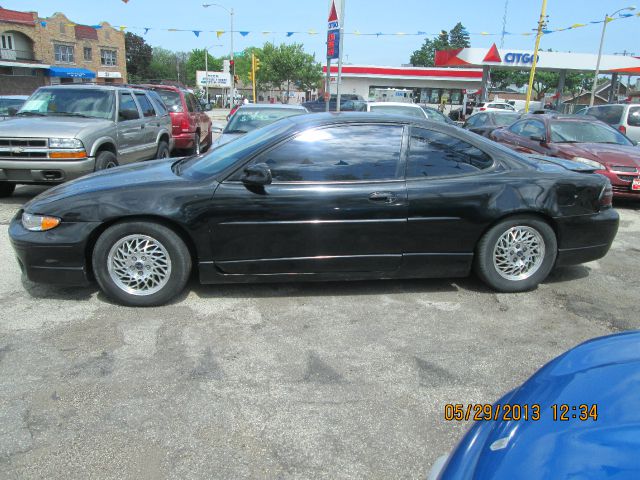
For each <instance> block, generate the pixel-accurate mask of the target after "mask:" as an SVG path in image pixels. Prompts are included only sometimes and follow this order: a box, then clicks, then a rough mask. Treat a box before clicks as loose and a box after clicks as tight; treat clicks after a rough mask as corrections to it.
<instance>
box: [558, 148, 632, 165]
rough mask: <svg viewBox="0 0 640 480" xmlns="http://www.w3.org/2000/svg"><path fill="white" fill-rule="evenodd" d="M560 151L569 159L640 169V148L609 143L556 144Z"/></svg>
mask: <svg viewBox="0 0 640 480" xmlns="http://www.w3.org/2000/svg"><path fill="white" fill-rule="evenodd" d="M556 146H557V148H558V150H559V151H561V152H562V153H564V154H565V155H566V156H569V157H584V158H589V159H591V160H596V161H597V162H600V163H603V164H605V165H624V166H628V167H640V148H638V147H636V146H631V145H629V146H627V145H612V144H608V143H572V144H556Z"/></svg>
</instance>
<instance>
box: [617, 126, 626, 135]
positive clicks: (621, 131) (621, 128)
mask: <svg viewBox="0 0 640 480" xmlns="http://www.w3.org/2000/svg"><path fill="white" fill-rule="evenodd" d="M618 130H620V133H624V134H625V135H626V134H627V127H625V126H624V125H620V126H619V127H618Z"/></svg>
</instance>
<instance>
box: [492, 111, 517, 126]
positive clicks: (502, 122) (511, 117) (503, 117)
mask: <svg viewBox="0 0 640 480" xmlns="http://www.w3.org/2000/svg"><path fill="white" fill-rule="evenodd" d="M518 118H520V115H518V114H517V113H501V114H500V115H495V116H494V117H493V119H494V122H495V123H496V125H498V126H500V127H506V126H507V125H511V124H512V123H513V122H515V121H516V120H518Z"/></svg>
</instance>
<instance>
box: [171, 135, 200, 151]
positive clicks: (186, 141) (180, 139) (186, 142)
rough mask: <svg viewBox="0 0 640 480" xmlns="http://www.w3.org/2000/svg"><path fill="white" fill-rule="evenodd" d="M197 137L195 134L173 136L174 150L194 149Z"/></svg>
mask: <svg viewBox="0 0 640 480" xmlns="http://www.w3.org/2000/svg"><path fill="white" fill-rule="evenodd" d="M195 135H196V134H195V132H190V133H179V134H178V135H173V148H176V149H178V150H187V149H190V148H193V141H194V139H195Z"/></svg>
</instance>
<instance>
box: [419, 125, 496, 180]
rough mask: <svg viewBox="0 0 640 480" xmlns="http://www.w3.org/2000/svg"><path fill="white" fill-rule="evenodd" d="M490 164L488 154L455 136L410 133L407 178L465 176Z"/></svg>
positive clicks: (434, 133)
mask: <svg viewBox="0 0 640 480" xmlns="http://www.w3.org/2000/svg"><path fill="white" fill-rule="evenodd" d="M492 165H493V160H492V158H491V157H490V156H489V155H487V154H486V153H484V152H483V151H481V150H479V149H478V148H476V147H474V146H473V145H471V144H469V143H467V142H465V141H463V140H460V139H459V138H457V137H453V136H451V135H447V134H445V133H440V132H434V131H432V130H426V129H424V128H413V129H412V131H411V141H410V142H409V163H408V165H407V178H423V177H442V176H450V175H464V174H468V173H475V172H478V171H480V170H484V169H486V168H489V167H491V166H492Z"/></svg>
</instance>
